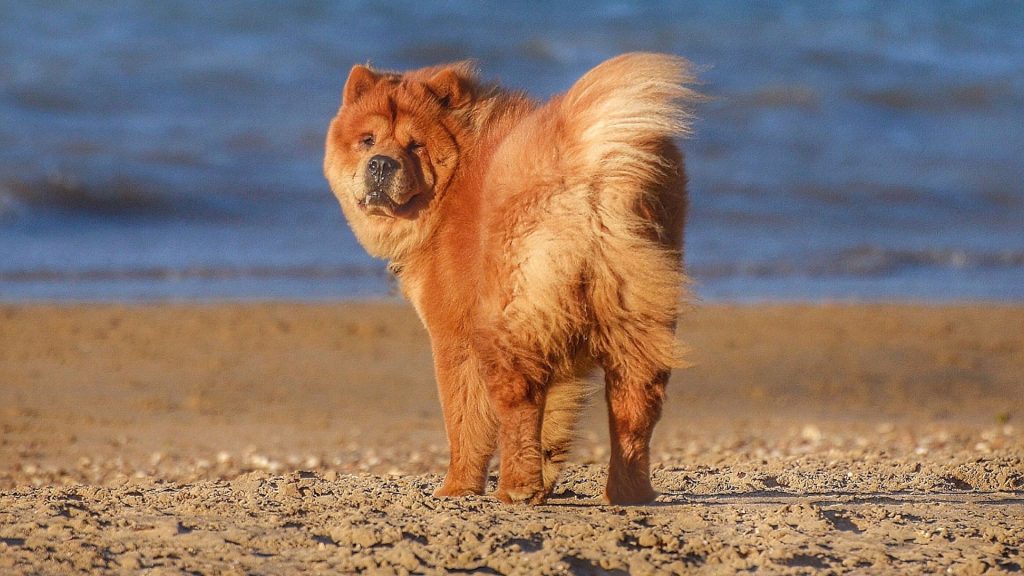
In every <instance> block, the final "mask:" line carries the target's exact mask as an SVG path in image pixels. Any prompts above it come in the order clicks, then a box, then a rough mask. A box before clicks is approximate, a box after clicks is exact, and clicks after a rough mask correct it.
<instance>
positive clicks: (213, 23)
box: [0, 0, 1024, 301]
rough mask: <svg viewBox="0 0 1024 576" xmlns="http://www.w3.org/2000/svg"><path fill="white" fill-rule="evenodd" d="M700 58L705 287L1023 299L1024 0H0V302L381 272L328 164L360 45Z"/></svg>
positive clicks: (700, 289) (333, 289)
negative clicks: (638, 0)
mask: <svg viewBox="0 0 1024 576" xmlns="http://www.w3.org/2000/svg"><path fill="white" fill-rule="evenodd" d="M629 50H657V51H663V52H672V53H677V54H681V55H684V56H687V57H689V58H690V59H691V60H693V61H694V62H696V63H697V64H699V65H700V66H701V67H702V68H703V71H702V73H701V77H702V78H703V80H704V82H705V84H704V86H703V87H702V90H703V91H704V92H706V93H708V94H711V95H713V96H714V97H715V100H714V101H712V102H711V103H709V104H707V105H705V106H703V108H702V109H701V110H700V116H701V120H700V121H699V123H698V125H697V133H696V136H695V138H693V139H692V140H690V141H688V142H687V143H686V144H685V147H686V150H687V153H688V162H689V169H690V174H691V183H692V187H691V194H692V201H693V210H692V214H691V219H690V223H689V227H688V230H687V242H688V254H687V261H688V264H689V266H690V270H691V273H692V275H693V276H694V277H695V279H696V282H697V283H696V291H697V293H698V294H699V295H700V296H701V297H703V298H705V299H708V300H722V299H725V300H763V299H781V300H788V299H893V298H896V299H913V300H928V301H945V300H955V299H993V300H1013V301H1019V300H1022V299H1024V185H1022V182H1024V112H1022V110H1024V3H1021V2H1019V1H1007V2H956V1H938V0H937V1H925V0H921V1H909V2H900V3H893V2H812V1H806V2H787V3H776V2H759V3H748V2H738V1H718V2H707V3H702V4H698V5H688V4H687V3H680V2H669V1H665V2H646V3H643V4H642V6H641V5H638V4H634V3H629V2H614V1H609V0H597V1H594V2H587V3H581V4H579V5H578V6H571V5H566V4H556V3H547V2H527V3H511V2H505V3H500V5H499V3H482V2H475V1H470V0H460V1H453V2H437V3H435V2H422V3H416V4H412V5H406V4H405V3H398V2H384V1H374V2H288V3H255V2H234V1H219V2H198V1H197V2H183V1H172V0H162V1H161V2H130V3H129V2H48V1H38V2H7V1H2V0H0V299H2V300H26V299H45V300H50V299H53V300H115V299H193V298H194V299H210V298H302V299H319V298H337V297H343V298H344V297H374V296H384V295H388V294H391V293H392V286H391V285H390V283H389V281H388V279H387V275H386V273H385V272H384V268H383V265H382V264H381V263H379V262H376V261H373V260H371V259H370V258H368V257H367V256H366V255H365V254H364V253H363V252H362V251H361V249H360V248H359V246H358V245H357V244H356V242H355V241H354V239H353V238H352V236H351V234H350V233H349V232H348V230H347V229H346V227H345V224H344V221H343V219H342V217H341V214H340V211H339V209H338V207H337V205H336V203H335V200H334V199H333V197H332V196H331V194H330V192H329V190H328V188H327V186H326V184H325V182H324V181H323V179H322V176H321V173H320V162H321V154H322V140H323V133H324V130H325V127H326V124H327V121H328V119H329V118H330V117H331V116H332V115H333V113H334V111H335V109H336V107H337V105H338V99H339V94H340V90H341V87H342V84H343V82H344V78H345V74H346V73H347V71H348V69H349V68H350V67H351V65H352V64H353V63H356V62H366V61H372V62H373V63H374V64H377V65H379V66H382V67H386V68H396V69H402V68H408V67H417V66H423V65H428V64H434V63H437V62H441V61H447V60H454V59H461V58H467V57H472V58H475V59H476V60H477V61H478V63H479V65H480V68H481V70H482V71H483V73H484V75H485V76H487V77H490V78H496V79H500V80H501V81H502V82H504V83H506V84H508V85H510V86H514V87H519V88H525V89H527V90H529V91H530V92H531V93H533V94H535V95H536V96H538V97H546V96H549V95H551V94H554V93H556V92H559V91H562V90H564V89H566V88H567V87H568V86H569V85H570V84H571V83H572V82H573V80H574V79H575V78H577V77H579V75H581V74H582V73H583V72H585V71H586V70H587V69H588V68H590V67H592V66H593V65H595V64H597V63H598V62H600V61H601V60H603V59H605V58H607V57H610V56H613V55H615V54H618V53H621V52H624V51H629Z"/></svg>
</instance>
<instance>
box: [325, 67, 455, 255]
mask: <svg viewBox="0 0 1024 576" xmlns="http://www.w3.org/2000/svg"><path fill="white" fill-rule="evenodd" d="M473 86H474V85H473V75H472V70H471V69H470V68H469V66H468V65H467V64H455V65H450V66H440V67H434V68H427V69H423V70H416V71H413V72H408V73H404V74H394V73H381V72H376V71H374V70H371V69H370V68H367V67H365V66H355V67H354V68H353V69H352V72H351V73H350V74H349V78H348V81H347V82H346V83H345V89H344V94H343V96H342V105H341V109H340V110H339V111H338V114H337V116H335V118H334V119H333V120H332V121H331V125H330V128H329V130H328V132H327V142H326V153H325V157H324V174H325V176H326V177H327V180H328V181H329V182H330V184H331V189H332V190H333V191H334V195H335V196H336V197H337V198H338V201H339V202H340V203H341V207H342V209H343V211H344V213H345V216H346V217H347V219H348V221H349V225H350V226H351V227H352V229H353V231H354V232H355V234H356V237H357V238H358V239H359V241H360V242H361V243H362V244H363V246H364V247H365V248H366V250H367V251H368V252H370V253H371V254H373V255H374V256H379V257H384V258H397V257H400V256H401V254H402V253H404V251H405V250H407V249H408V248H409V247H410V246H409V245H410V243H412V242H415V241H416V240H417V237H419V236H422V235H423V234H425V230H424V228H425V224H426V223H425V222H423V221H422V220H424V219H425V218H427V217H428V213H429V211H430V209H431V208H432V205H434V204H436V202H437V200H438V199H439V198H440V197H441V196H442V195H443V194H444V192H445V190H447V188H448V186H449V185H450V184H451V181H452V179H453V178H454V177H455V174H456V171H457V169H458V167H459V156H460V151H461V150H462V148H463V146H464V144H465V142H460V140H465V139H466V138H467V137H468V135H469V131H468V130H466V128H465V127H464V119H465V117H466V114H465V109H466V108H467V107H468V106H469V105H470V104H471V101H472V95H473Z"/></svg>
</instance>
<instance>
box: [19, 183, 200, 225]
mask: <svg viewBox="0 0 1024 576" xmlns="http://www.w3.org/2000/svg"><path fill="white" fill-rule="evenodd" d="M210 209H211V208H210V207H208V206H202V205H200V204H199V203H198V202H196V201H195V200H193V199H190V198H182V197H180V196H176V197H174V198H171V197H169V196H168V195H167V194H166V193H163V192H162V191H161V189H160V187H159V186H156V185H154V184H150V183H148V182H145V181H142V180H138V179H133V178H127V177H112V178H109V179H105V180H103V181H98V182H89V181H84V180H80V179H79V178H77V177H75V176H74V175H71V174H66V173H55V174H51V175H49V176H45V177H40V178H36V179H30V180H9V181H7V182H0V216H6V217H11V216H13V217H15V218H16V217H18V216H21V215H25V214H28V213H32V212H53V213H60V214H64V215H67V214H77V215H86V216H97V217H108V218H119V217H139V216H152V217H168V216H182V215H186V214H187V215H189V216H193V215H195V214H197V213H204V212H209V211H210Z"/></svg>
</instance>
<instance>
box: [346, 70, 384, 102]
mask: <svg viewBox="0 0 1024 576" xmlns="http://www.w3.org/2000/svg"><path fill="white" fill-rule="evenodd" d="M379 79H380V75H378V74H377V73H376V72H374V71H373V70H371V69H370V68H368V67H366V66H363V65H362V64H356V65H355V66H353V67H352V71H351V72H349V73H348V80H347V81H345V90H344V92H342V97H341V104H342V106H344V105H346V104H351V103H353V102H355V101H356V100H358V99H359V97H360V96H362V95H363V93H365V92H366V91H367V90H369V89H370V88H373V86H374V84H376V83H377V80H379Z"/></svg>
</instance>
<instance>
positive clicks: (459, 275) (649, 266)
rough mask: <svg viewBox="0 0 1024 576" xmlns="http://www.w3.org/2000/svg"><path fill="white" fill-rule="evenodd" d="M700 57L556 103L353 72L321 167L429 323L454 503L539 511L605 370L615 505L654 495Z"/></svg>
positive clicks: (645, 67)
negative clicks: (593, 383)
mask: <svg viewBox="0 0 1024 576" xmlns="http://www.w3.org/2000/svg"><path fill="white" fill-rule="evenodd" d="M692 82H693V77H692V75H691V71H690V65H689V64H688V63H687V62H686V61H685V60H683V59H681V58H677V57H673V56H666V55H660V54H646V53H634V54H626V55H623V56H619V57H617V58H613V59H611V60H608V61H606V62H604V63H603V64H601V65H599V66H597V67H596V68H594V69H593V70H591V71H590V72H588V73H587V74H586V75H584V76H583V77H582V78H581V79H580V80H579V81H578V82H576V84H575V85H574V86H573V87H572V88H571V89H570V90H569V91H568V92H567V93H566V94H564V95H562V96H559V97H556V98H553V99H552V100H551V101H549V102H547V103H545V104H543V105H541V104H538V103H536V102H534V101H532V100H530V99H529V98H527V97H526V96H524V95H522V94H520V93H515V92H509V91H506V90H503V89H501V88H499V87H497V86H494V85H490V84H487V83H484V82H481V81H480V80H478V79H477V77H476V75H475V73H474V71H473V69H472V67H471V66H470V65H468V64H466V63H457V64H452V65H446V66H437V67H432V68H425V69H420V70H414V71H410V72H405V73H390V72H380V71H375V70H372V69H370V68H368V67H365V66H356V67H354V68H353V69H352V72H351V73H350V76H349V79H348V81H347V82H346V84H345V89H344V95H343V99H342V106H341V109H340V110H339V112H338V115H337V116H336V117H335V118H334V119H333V121H332V122H331V125H330V129H329V131H328V134H327V142H326V155H325V159H324V172H325V175H326V177H327V179H328V181H329V182H330V184H331V188H332V189H333V191H334V194H335V195H336V196H337V198H338V200H339V202H340V203H341V207H342V210H343V211H344V213H345V216H346V218H347V219H348V222H349V224H350V225H351V227H352V230H353V232H354V233H355V235H356V237H357V238H358V239H359V241H360V243H362V245H363V246H364V247H365V248H366V250H367V251H368V252H369V253H370V254H372V255H374V256H377V257H380V258H384V259H387V260H389V261H390V266H391V269H392V271H393V272H394V273H395V274H396V276H397V278H398V280H399V284H400V286H401V288H402V291H403V293H404V294H405V296H406V297H407V298H408V299H409V300H410V301H411V302H412V304H413V306H414V307H415V309H416V311H417V313H418V314H419V316H420V318H421V319H422V321H423V323H424V325H425V326H426V327H427V330H428V331H429V333H430V338H431V344H432V351H433V354H434V361H435V370H436V377H437V382H438V387H439V391H440V397H441V402H442V407H443V410H444V416H445V427H446V430H447V433H448V439H449V443H450V448H451V461H450V465H449V469H448V474H447V476H446V478H445V481H444V484H443V485H442V486H441V487H440V488H439V489H438V491H437V495H439V496H459V495H469V494H481V493H483V491H484V488H485V485H486V479H487V466H488V463H489V461H490V459H491V456H492V455H493V453H494V451H495V449H499V450H500V455H501V458H500V472H499V481H498V490H497V493H496V496H497V497H498V498H500V499H501V500H503V501H506V502H527V503H539V502H543V501H544V499H545V498H546V496H547V495H548V494H549V493H550V492H551V489H552V488H553V486H554V483H555V481H556V479H557V475H558V470H559V466H560V464H561V463H562V462H563V461H564V459H565V456H566V453H567V452H568V450H569V447H570V443H571V441H572V436H573V429H574V426H575V424H576V420H577V418H578V415H579V412H580V409H581V406H582V404H583V401H584V397H585V395H586V393H585V390H584V389H583V385H582V384H581V376H582V375H584V374H585V373H586V372H587V371H588V370H589V369H590V368H591V367H592V366H594V365H595V364H596V365H600V367H602V368H603V370H604V372H605V396H606V399H607V402H608V408H609V425H610V429H611V438H612V450H611V460H610V464H609V477H608V484H607V489H606V493H605V496H606V498H607V499H608V500H609V501H611V502H614V503H642V502H647V501H650V500H651V499H653V498H654V496H655V495H656V493H655V492H654V490H653V489H652V487H651V483H650V472H649V466H650V465H649V442H650V437H651V432H652V431H653V428H654V425H655V423H656V422H657V420H658V418H659V416H660V412H661V405H662V402H663V399H664V389H665V383H666V382H667V380H668V376H669V371H670V369H671V368H672V367H673V366H678V365H679V364H680V351H679V348H678V345H677V342H676V339H675V334H674V332H675V323H676V317H677V313H678V309H679V306H680V302H681V296H682V295H683V291H684V287H685V285H686V277H685V275H684V272H683V267H682V231H683V222H684V219H685V212H686V191H685V188H686V177H685V172H684V168H683V158H682V155H681V153H680V151H679V150H678V148H677V147H676V145H675V144H674V143H673V139H674V138H675V137H678V136H681V135H686V134H687V133H688V130H689V122H690V119H691V116H690V114H691V113H690V106H691V105H692V104H693V103H694V102H696V101H698V100H699V96H698V95H697V94H696V93H695V92H693V91H691V90H690V89H689V88H687V87H686V84H689V83H692Z"/></svg>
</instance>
